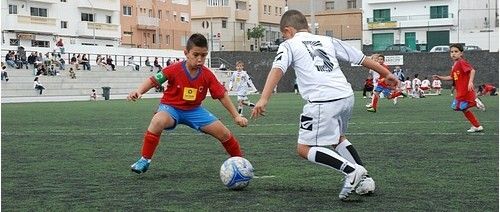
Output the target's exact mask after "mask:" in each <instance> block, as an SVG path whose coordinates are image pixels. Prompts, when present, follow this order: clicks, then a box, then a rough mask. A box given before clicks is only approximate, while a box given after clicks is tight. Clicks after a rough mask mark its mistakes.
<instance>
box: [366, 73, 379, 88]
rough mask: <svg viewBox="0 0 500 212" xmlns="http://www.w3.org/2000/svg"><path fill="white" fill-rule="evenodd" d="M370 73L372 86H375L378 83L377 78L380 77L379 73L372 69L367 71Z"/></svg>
mask: <svg viewBox="0 0 500 212" xmlns="http://www.w3.org/2000/svg"><path fill="white" fill-rule="evenodd" d="M368 73H369V74H370V75H372V82H373V87H377V84H378V79H379V78H380V74H379V73H378V72H376V71H374V70H371V69H370V71H368Z"/></svg>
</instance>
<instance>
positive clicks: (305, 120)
mask: <svg viewBox="0 0 500 212" xmlns="http://www.w3.org/2000/svg"><path fill="white" fill-rule="evenodd" d="M312 127H313V118H311V117H308V116H304V115H301V116H300V129H304V130H309V131H312Z"/></svg>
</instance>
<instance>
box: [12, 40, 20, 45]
mask: <svg viewBox="0 0 500 212" xmlns="http://www.w3.org/2000/svg"><path fill="white" fill-rule="evenodd" d="M10 45H11V46H19V39H10Z"/></svg>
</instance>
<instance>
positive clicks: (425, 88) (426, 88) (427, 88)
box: [420, 87, 429, 91]
mask: <svg viewBox="0 0 500 212" xmlns="http://www.w3.org/2000/svg"><path fill="white" fill-rule="evenodd" d="M420 89H421V90H423V91H426V90H429V87H420Z"/></svg>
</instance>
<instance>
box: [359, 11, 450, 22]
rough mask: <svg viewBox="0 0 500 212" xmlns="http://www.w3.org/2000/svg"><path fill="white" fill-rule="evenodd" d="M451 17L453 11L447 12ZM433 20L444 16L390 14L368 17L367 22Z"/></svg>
mask: <svg viewBox="0 0 500 212" xmlns="http://www.w3.org/2000/svg"><path fill="white" fill-rule="evenodd" d="M445 18H453V13H449V14H448V17H445ZM431 19H432V20H434V19H444V18H431V16H430V15H408V16H391V17H389V18H368V19H367V21H368V23H370V22H388V21H415V20H431Z"/></svg>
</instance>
